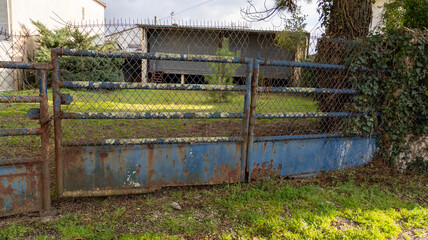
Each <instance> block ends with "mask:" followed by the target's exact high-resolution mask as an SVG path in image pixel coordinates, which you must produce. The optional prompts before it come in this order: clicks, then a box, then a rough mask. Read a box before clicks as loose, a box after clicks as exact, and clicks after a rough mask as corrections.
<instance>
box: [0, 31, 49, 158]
mask: <svg viewBox="0 0 428 240" xmlns="http://www.w3.org/2000/svg"><path fill="white" fill-rule="evenodd" d="M34 44H35V42H34V38H33V35H32V34H10V33H7V32H3V31H0V61H7V62H12V61H13V62H29V61H32V59H33V56H34ZM0 96H8V97H13V96H39V89H38V72H37V71H34V70H23V69H5V68H0ZM39 106H40V105H39V104H38V103H15V102H13V101H3V102H0V129H3V130H4V129H21V128H39V127H40V124H39V122H38V121H35V120H31V119H29V118H28V117H27V116H26V114H27V112H28V110H29V109H30V108H39ZM40 146H41V144H40V138H39V137H37V136H15V137H12V136H7V137H1V136H0V159H15V158H34V157H37V156H39V155H40Z"/></svg>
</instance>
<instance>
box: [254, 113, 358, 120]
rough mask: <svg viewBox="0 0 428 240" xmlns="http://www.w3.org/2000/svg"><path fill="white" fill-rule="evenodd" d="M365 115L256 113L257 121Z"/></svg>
mask: <svg viewBox="0 0 428 240" xmlns="http://www.w3.org/2000/svg"><path fill="white" fill-rule="evenodd" d="M364 115H366V114H364V113H349V112H288V113H256V118H257V119H274V118H326V117H359V116H364Z"/></svg>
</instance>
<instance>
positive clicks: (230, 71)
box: [205, 38, 241, 103]
mask: <svg viewBox="0 0 428 240" xmlns="http://www.w3.org/2000/svg"><path fill="white" fill-rule="evenodd" d="M216 55H217V56H220V57H240V56H241V53H240V52H237V53H234V52H231V51H230V50H229V39H228V38H223V41H222V47H221V48H219V49H217V54H216ZM208 67H209V68H210V69H211V71H212V74H210V75H208V76H205V79H206V80H207V82H208V84H213V85H233V75H235V73H236V69H237V68H238V67H239V65H238V64H233V63H211V62H210V63H208ZM231 94H232V92H225V91H210V92H209V97H210V99H211V102H214V103H222V102H228V101H229V97H230V95H231Z"/></svg>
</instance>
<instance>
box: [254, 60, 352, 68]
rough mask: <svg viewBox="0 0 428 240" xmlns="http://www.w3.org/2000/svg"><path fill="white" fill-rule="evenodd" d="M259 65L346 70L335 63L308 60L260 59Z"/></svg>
mask: <svg viewBox="0 0 428 240" xmlns="http://www.w3.org/2000/svg"><path fill="white" fill-rule="evenodd" d="M259 61H260V65H261V66H282V67H301V68H322V69H336V70H346V69H348V67H347V66H344V65H336V64H323V63H308V62H293V61H283V60H269V59H260V60H259Z"/></svg>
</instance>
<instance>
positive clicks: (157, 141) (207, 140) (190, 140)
mask: <svg viewBox="0 0 428 240" xmlns="http://www.w3.org/2000/svg"><path fill="white" fill-rule="evenodd" d="M243 140H244V139H243V138H242V137H183V138H142V139H106V140H103V141H88V142H82V141H78V142H73V141H66V142H63V143H62V146H67V147H70V146H114V145H144V144H194V143H218V142H243Z"/></svg>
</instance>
